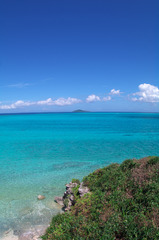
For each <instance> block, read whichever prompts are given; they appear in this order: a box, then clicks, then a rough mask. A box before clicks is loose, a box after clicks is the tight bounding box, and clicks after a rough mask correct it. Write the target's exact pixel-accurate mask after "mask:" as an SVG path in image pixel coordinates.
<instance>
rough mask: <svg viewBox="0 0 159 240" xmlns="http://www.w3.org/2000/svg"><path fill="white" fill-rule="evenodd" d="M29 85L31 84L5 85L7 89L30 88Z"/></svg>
mask: <svg viewBox="0 0 159 240" xmlns="http://www.w3.org/2000/svg"><path fill="white" fill-rule="evenodd" d="M30 85H31V84H29V83H15V84H10V85H7V87H13V88H24V87H28V86H30Z"/></svg>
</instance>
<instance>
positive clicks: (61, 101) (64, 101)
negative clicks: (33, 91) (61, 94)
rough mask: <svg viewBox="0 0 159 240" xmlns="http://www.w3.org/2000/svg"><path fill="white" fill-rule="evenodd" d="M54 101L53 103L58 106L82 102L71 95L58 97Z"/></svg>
mask: <svg viewBox="0 0 159 240" xmlns="http://www.w3.org/2000/svg"><path fill="white" fill-rule="evenodd" d="M53 102H54V105H58V106H65V105H72V104H75V103H80V102H82V101H81V100H80V99H77V98H71V97H68V98H59V99H57V100H55V101H53Z"/></svg>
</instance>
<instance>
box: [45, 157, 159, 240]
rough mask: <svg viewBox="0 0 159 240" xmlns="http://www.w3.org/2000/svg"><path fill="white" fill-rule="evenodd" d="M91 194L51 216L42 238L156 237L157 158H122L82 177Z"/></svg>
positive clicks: (158, 225) (158, 217) (102, 239)
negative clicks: (120, 162) (116, 162)
mask: <svg viewBox="0 0 159 240" xmlns="http://www.w3.org/2000/svg"><path fill="white" fill-rule="evenodd" d="M83 182H84V185H85V186H88V187H89V189H90V190H91V194H86V195H84V196H83V197H82V198H80V197H79V196H78V187H79V185H78V186H77V187H75V188H73V191H74V194H75V199H76V203H75V205H74V206H73V207H72V208H71V211H70V212H66V213H64V214H59V215H57V216H55V217H53V219H52V222H51V224H50V227H49V228H48V229H47V231H46V233H45V235H44V236H43V237H42V239H43V240H53V239H58V240H73V239H74V240H84V239H86V240H87V239H88V240H89V239H90V240H93V239H97V240H98V239H99V240H114V239H119V240H120V239H121V240H141V239H143V240H152V239H153V240H157V239H159V157H148V158H144V159H140V160H138V161H137V160H130V159H129V160H126V161H124V162H123V163H122V164H121V165H119V164H111V165H109V166H108V167H105V168H103V169H98V170H96V171H95V172H93V173H91V174H89V175H88V176H87V177H84V179H83Z"/></svg>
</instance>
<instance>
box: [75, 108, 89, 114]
mask: <svg viewBox="0 0 159 240" xmlns="http://www.w3.org/2000/svg"><path fill="white" fill-rule="evenodd" d="M72 112H73V113H82V112H83V113H84V112H89V111H85V110H82V109H77V110H74V111H72Z"/></svg>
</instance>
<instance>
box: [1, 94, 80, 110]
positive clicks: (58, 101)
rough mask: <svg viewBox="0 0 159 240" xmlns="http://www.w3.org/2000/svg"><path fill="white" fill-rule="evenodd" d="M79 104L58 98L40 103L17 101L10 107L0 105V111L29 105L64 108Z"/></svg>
mask: <svg viewBox="0 0 159 240" xmlns="http://www.w3.org/2000/svg"><path fill="white" fill-rule="evenodd" d="M79 102H81V100H80V99H77V98H71V97H68V98H58V99H56V100H54V101H53V100H52V99H51V98H48V99H46V100H42V101H37V102H29V101H26V102H24V101H22V100H18V101H16V102H15V103H12V104H10V105H0V109H16V108H22V107H28V106H31V105H46V106H49V105H57V106H65V105H72V104H75V103H79Z"/></svg>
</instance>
